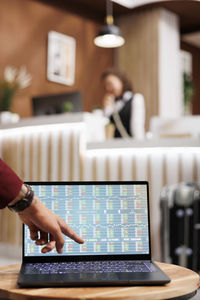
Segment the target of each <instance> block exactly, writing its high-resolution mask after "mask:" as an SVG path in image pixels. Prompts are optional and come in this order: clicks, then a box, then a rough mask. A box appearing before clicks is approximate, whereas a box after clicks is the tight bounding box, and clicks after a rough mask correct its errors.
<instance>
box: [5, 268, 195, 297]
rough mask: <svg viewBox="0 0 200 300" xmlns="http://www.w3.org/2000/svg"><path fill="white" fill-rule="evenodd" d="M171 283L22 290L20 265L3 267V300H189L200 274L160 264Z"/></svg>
mask: <svg viewBox="0 0 200 300" xmlns="http://www.w3.org/2000/svg"><path fill="white" fill-rule="evenodd" d="M157 264H158V265H159V266H160V268H161V269H162V270H163V271H164V272H165V273H166V274H168V276H169V277H170V278H171V282H170V283H168V284H167V285H164V286H124V287H123V286H119V287H85V288H83V287H77V288H74V287H73V288H69V287H68V288H62V287H59V288H31V289H29V288H26V289H24V288H19V287H18V286H17V277H18V273H19V269H20V264H17V265H10V266H5V267H1V268H0V297H2V298H8V299H15V300H16V299H17V300H33V299H40V300H42V299H48V300H49V299H51V300H53V299H76V300H77V299H87V300H88V299H95V300H97V299H101V300H102V299H106V300H109V299H113V300H114V299H115V300H117V299H123V300H124V299H129V300H158V299H181V300H182V299H190V298H191V297H192V296H193V295H194V294H195V291H196V290H197V289H198V287H199V275H198V274H197V273H195V272H193V271H191V270H189V269H186V268H183V267H180V266H176V265H171V264H165V263H157Z"/></svg>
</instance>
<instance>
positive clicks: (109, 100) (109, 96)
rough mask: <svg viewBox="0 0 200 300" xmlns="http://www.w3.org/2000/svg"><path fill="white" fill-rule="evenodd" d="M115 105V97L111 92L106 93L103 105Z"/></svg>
mask: <svg viewBox="0 0 200 300" xmlns="http://www.w3.org/2000/svg"><path fill="white" fill-rule="evenodd" d="M114 105H115V97H114V95H113V94H111V93H107V94H105V95H104V97H103V107H104V108H106V107H108V106H110V107H113V106H114Z"/></svg>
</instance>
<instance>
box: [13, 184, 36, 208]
mask: <svg viewBox="0 0 200 300" xmlns="http://www.w3.org/2000/svg"><path fill="white" fill-rule="evenodd" d="M25 186H26V187H27V192H26V194H25V196H24V197H23V198H22V199H20V200H19V201H17V202H16V203H15V204H13V205H8V208H9V209H10V210H11V211H14V212H21V211H23V210H24V209H26V208H27V207H29V206H30V205H31V203H32V201H33V197H34V192H33V190H32V188H31V187H30V185H28V184H25Z"/></svg>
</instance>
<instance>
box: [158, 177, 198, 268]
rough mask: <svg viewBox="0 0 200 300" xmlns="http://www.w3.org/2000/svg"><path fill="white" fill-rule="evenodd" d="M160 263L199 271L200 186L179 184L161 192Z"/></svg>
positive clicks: (185, 183)
mask: <svg viewBox="0 0 200 300" xmlns="http://www.w3.org/2000/svg"><path fill="white" fill-rule="evenodd" d="M160 206H161V253H162V261H163V262H168V263H173V264H177V265H180V266H183V267H187V268H189V269H192V270H194V271H196V272H199V271H200V187H199V185H197V184H196V183H187V182H182V183H179V184H176V185H172V186H166V187H164V188H163V189H162V191H161V197H160Z"/></svg>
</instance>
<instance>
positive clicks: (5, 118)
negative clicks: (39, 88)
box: [0, 111, 20, 124]
mask: <svg viewBox="0 0 200 300" xmlns="http://www.w3.org/2000/svg"><path fill="white" fill-rule="evenodd" d="M19 119H20V118H19V115H18V114H14V113H12V112H10V111H2V112H0V124H9V123H17V122H18V121H19Z"/></svg>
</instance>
